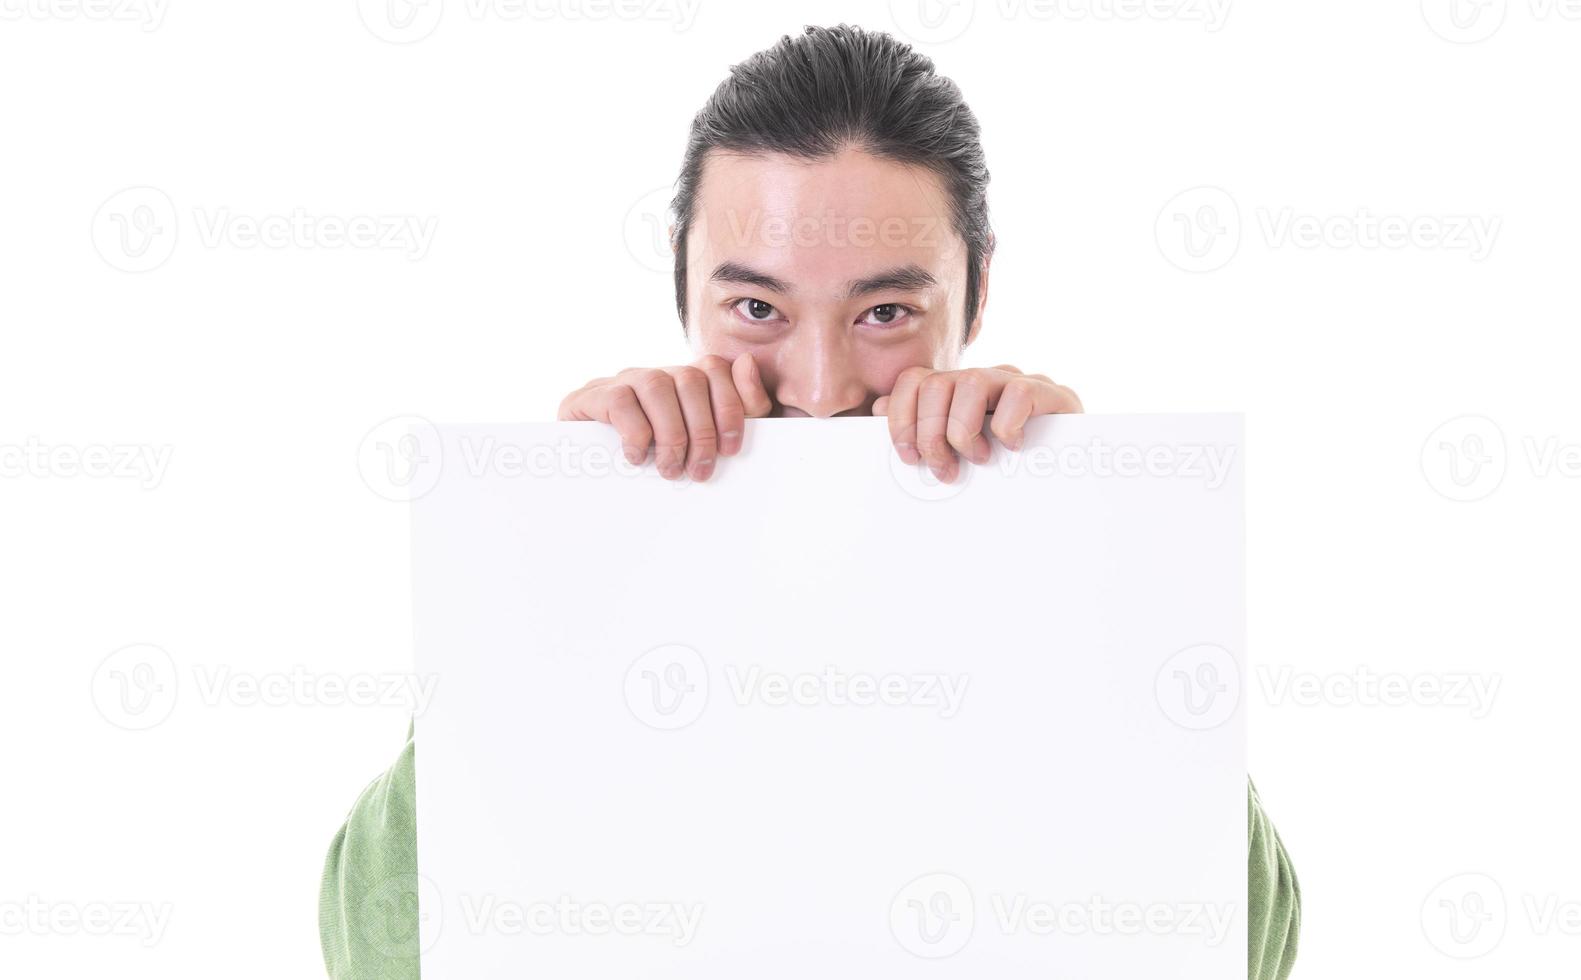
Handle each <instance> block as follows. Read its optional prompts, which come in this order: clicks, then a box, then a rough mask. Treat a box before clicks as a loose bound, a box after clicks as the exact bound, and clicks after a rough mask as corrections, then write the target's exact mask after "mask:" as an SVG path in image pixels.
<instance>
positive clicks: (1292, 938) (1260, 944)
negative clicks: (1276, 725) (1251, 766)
mask: <svg viewBox="0 0 1581 980" xmlns="http://www.w3.org/2000/svg"><path fill="white" fill-rule="evenodd" d="M1246 811H1247V820H1248V824H1247V831H1246V834H1247V847H1248V850H1249V852H1250V854H1249V860H1248V862H1247V867H1246V904H1247V912H1246V939H1247V943H1248V946H1249V949H1248V950H1247V957H1246V973H1247V976H1248V977H1249V978H1250V980H1285V978H1286V977H1288V976H1289V975H1290V968H1291V967H1292V966H1294V965H1295V961H1296V944H1297V939H1298V938H1299V935H1300V932H1301V883H1300V882H1298V881H1297V880H1296V871H1295V868H1294V867H1292V866H1291V864H1290V856H1289V855H1288V854H1286V853H1285V846H1284V844H1283V843H1282V842H1281V841H1280V840H1279V832H1278V831H1276V830H1274V825H1273V823H1271V822H1270V821H1269V819H1268V814H1266V813H1264V812H1263V804H1262V801H1261V800H1260V799H1258V797H1257V787H1256V786H1253V785H1252V783H1251V781H1250V780H1248V781H1247V783H1246Z"/></svg>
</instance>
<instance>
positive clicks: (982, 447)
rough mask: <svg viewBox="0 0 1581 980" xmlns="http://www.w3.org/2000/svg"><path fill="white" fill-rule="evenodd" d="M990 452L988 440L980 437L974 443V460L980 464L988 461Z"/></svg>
mask: <svg viewBox="0 0 1581 980" xmlns="http://www.w3.org/2000/svg"><path fill="white" fill-rule="evenodd" d="M990 453H991V450H990V448H989V446H988V442H987V440H985V439H978V440H977V441H976V442H975V443H973V444H972V462H974V463H976V464H977V465H978V466H981V465H983V464H984V463H986V462H988V457H989V455H990Z"/></svg>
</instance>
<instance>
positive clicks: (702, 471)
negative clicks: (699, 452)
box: [692, 459, 714, 481]
mask: <svg viewBox="0 0 1581 980" xmlns="http://www.w3.org/2000/svg"><path fill="white" fill-rule="evenodd" d="M713 475H714V461H713V460H711V459H705V460H703V461H702V462H700V463H698V464H697V466H696V467H694V468H693V470H692V479H694V480H698V481H702V480H706V479H708V478H709V477H710V476H713Z"/></svg>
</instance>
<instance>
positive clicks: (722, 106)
mask: <svg viewBox="0 0 1581 980" xmlns="http://www.w3.org/2000/svg"><path fill="white" fill-rule="evenodd" d="M848 147H850V148H856V149H861V150H864V151H866V152H869V153H872V154H873V155H875V156H878V157H880V158H882V159H887V160H893V161H895V162H898V163H905V164H913V165H918V166H922V167H926V168H928V169H929V170H932V171H933V172H934V173H936V174H938V175H939V177H940V178H941V179H942V181H943V183H944V187H945V189H946V191H947V192H948V194H949V197H950V205H951V221H952V224H953V226H954V228H955V232H956V234H958V235H960V237H961V240H962V241H964V242H965V243H966V263H967V264H966V303H965V311H964V312H965V324H966V325H965V326H964V327H963V328H962V334H961V342H962V343H963V344H964V343H965V342H966V339H967V338H966V331H967V330H969V329H970V327H971V323H972V320H973V319H974V318H975V317H976V316H977V309H978V304H979V302H980V298H981V292H982V271H983V263H984V262H985V261H986V260H987V258H988V256H989V254H990V253H991V252H992V250H993V242H994V238H993V231H992V229H991V228H990V227H989V224H988V165H987V163H986V162H985V160H984V158H983V148H982V143H981V142H980V140H979V132H978V126H977V117H976V116H974V115H973V114H972V110H971V109H970V108H968V107H967V105H966V101H965V100H964V99H963V98H962V96H961V90H960V89H959V88H958V87H957V86H956V84H955V83H954V82H952V81H950V80H949V79H948V78H945V77H944V76H943V75H940V74H938V73H937V72H936V71H935V70H934V67H933V62H932V60H931V59H929V58H928V57H927V56H926V55H923V54H920V53H918V52H916V51H914V50H912V48H911V46H910V45H908V44H905V43H903V42H900V41H897V40H896V39H895V38H893V37H891V36H890V35H888V34H883V33H880V32H876V31H864V30H862V29H861V28H860V27H849V26H846V25H843V24H842V25H840V26H838V27H808V28H807V29H806V30H805V32H803V33H802V34H801V35H799V36H797V37H791V36H789V35H787V36H785V37H782V38H780V40H779V42H778V43H777V44H775V45H774V46H773V47H771V48H769V49H767V50H765V51H759V52H758V53H757V54H755V55H753V56H752V57H750V58H748V59H747V60H746V61H744V62H742V63H741V64H739V65H735V66H734V67H732V68H731V69H730V77H728V78H726V79H725V80H724V81H723V82H721V83H720V84H719V87H718V88H717V89H715V90H714V94H713V95H712V96H710V97H709V99H708V102H707V103H706V104H705V105H704V106H703V108H702V110H701V111H700V112H698V113H697V116H696V117H695V118H694V119H693V120H692V129H691V136H690V139H689V140H688V142H687V146H686V157H685V160H684V161H683V162H682V165H681V175H680V178H679V179H678V180H677V182H676V192H675V198H674V200H673V201H672V202H671V208H672V210H673V211H674V213H675V234H674V245H675V305H676V310H677V312H678V313H679V314H680V317H681V325H682V329H683V330H684V329H685V326H686V274H687V268H686V242H687V235H688V233H689V232H690V230H691V226H692V218H693V216H694V213H695V211H696V208H697V192H698V188H699V185H700V184H701V182H702V175H703V164H704V162H705V159H706V157H707V155H708V151H710V150H724V151H733V152H743V153H785V154H790V155H792V156H797V157H803V158H806V159H809V160H814V159H819V158H823V157H829V156H833V155H835V154H836V153H838V152H840V151H841V150H842V149H846V148H848Z"/></svg>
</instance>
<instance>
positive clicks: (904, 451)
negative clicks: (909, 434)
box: [895, 442, 922, 466]
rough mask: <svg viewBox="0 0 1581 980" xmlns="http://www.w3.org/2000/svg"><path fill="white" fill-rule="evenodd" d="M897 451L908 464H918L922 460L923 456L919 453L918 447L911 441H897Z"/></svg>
mask: <svg viewBox="0 0 1581 980" xmlns="http://www.w3.org/2000/svg"><path fill="white" fill-rule="evenodd" d="M895 452H897V453H899V454H900V459H901V462H903V463H905V464H906V465H907V466H916V465H917V464H918V463H919V462H921V461H922V457H921V456H918V455H917V447H916V446H913V445H912V444H911V443H909V442H897V443H895Z"/></svg>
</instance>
